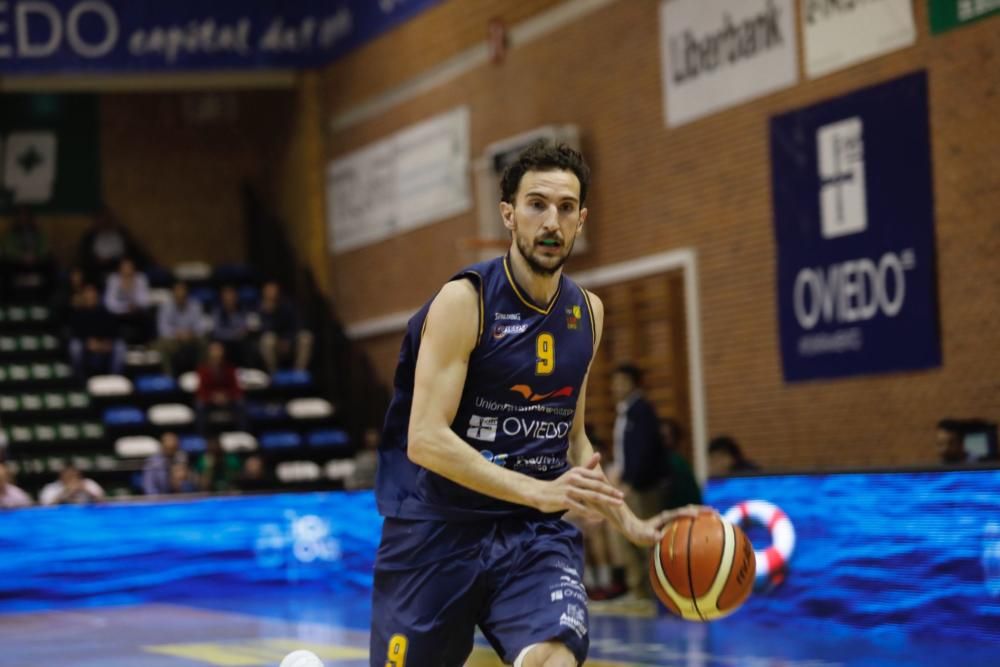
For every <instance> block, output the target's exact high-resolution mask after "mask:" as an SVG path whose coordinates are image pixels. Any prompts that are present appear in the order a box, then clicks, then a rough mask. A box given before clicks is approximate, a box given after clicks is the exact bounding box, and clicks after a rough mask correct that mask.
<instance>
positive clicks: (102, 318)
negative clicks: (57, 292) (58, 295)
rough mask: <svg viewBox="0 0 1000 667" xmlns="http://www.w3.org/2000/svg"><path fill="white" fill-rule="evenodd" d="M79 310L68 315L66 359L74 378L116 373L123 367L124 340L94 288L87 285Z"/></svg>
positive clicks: (74, 310)
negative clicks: (68, 359)
mask: <svg viewBox="0 0 1000 667" xmlns="http://www.w3.org/2000/svg"><path fill="white" fill-rule="evenodd" d="M82 301H83V302H82V304H81V307H80V308H74V309H73V310H72V311H71V312H70V314H69V318H68V319H69V321H68V322H67V329H68V331H69V356H70V362H71V363H72V365H73V370H74V371H75V372H76V374H77V377H80V378H88V377H90V376H91V375H103V374H106V373H114V374H119V373H121V372H122V368H124V365H125V341H123V340H122V339H121V338H120V337H119V336H118V323H117V322H116V321H115V318H114V317H112V315H111V313H109V312H108V311H107V310H106V309H105V308H104V306H102V305H101V300H100V296H99V295H98V293H97V287H95V286H94V285H86V286H85V287H84V288H83V298H82Z"/></svg>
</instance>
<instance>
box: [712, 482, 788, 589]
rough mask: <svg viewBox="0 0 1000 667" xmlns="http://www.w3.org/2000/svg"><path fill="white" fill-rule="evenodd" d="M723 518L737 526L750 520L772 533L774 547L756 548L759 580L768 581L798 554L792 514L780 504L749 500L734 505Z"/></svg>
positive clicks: (772, 545) (755, 554)
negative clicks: (793, 554) (783, 509)
mask: <svg viewBox="0 0 1000 667" xmlns="http://www.w3.org/2000/svg"><path fill="white" fill-rule="evenodd" d="M723 516H724V517H725V519H726V521H729V522H730V523H734V524H736V525H737V526H738V525H740V524H741V523H744V522H745V521H747V520H748V519H749V520H752V521H755V522H757V523H759V524H761V525H763V526H766V527H767V529H768V530H769V531H771V546H769V547H768V548H766V549H754V556H755V557H756V560H757V579H758V581H760V580H765V579H767V578H768V577H770V576H771V575H772V574H774V573H775V572H778V571H779V570H781V569H782V568H784V567H785V565H787V564H788V561H789V560H791V558H792V552H793V551H795V528H794V527H792V522H791V520H790V519H789V518H788V515H787V514H785V513H784V512H782V511H781V508H780V507H778V506H777V505H773V504H771V503H769V502H767V501H766V500H747V501H745V502H742V503H739V504H738V505H733V506H732V507H730V508H729V509H728V510H726V513H725V514H724V515H723Z"/></svg>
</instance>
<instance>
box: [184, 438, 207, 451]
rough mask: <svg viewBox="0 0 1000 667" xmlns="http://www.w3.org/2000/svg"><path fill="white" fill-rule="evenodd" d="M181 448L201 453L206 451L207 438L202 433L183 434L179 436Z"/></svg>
mask: <svg viewBox="0 0 1000 667" xmlns="http://www.w3.org/2000/svg"><path fill="white" fill-rule="evenodd" d="M178 440H180V443H181V449H182V450H184V451H185V452H187V453H188V454H200V453H202V452H203V451H205V448H206V445H205V438H203V437H201V436H200V435H182V436H180V437H179V438H178Z"/></svg>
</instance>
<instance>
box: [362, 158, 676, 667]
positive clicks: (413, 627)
mask: <svg viewBox="0 0 1000 667" xmlns="http://www.w3.org/2000/svg"><path fill="white" fill-rule="evenodd" d="M589 180H590V171H589V169H588V167H587V165H586V164H585V163H584V161H583V158H582V157H581V156H580V154H579V153H577V152H576V151H574V150H572V149H570V148H568V147H566V146H553V145H550V144H545V143H541V142H539V143H536V144H533V145H532V146H531V147H529V148H528V149H527V150H526V151H525V152H523V153H522V154H521V155H520V156H519V157H518V159H517V161H516V162H515V163H513V164H512V165H511V166H510V167H508V168H507V170H506V171H505V173H504V175H503V177H502V181H501V189H502V197H501V199H502V201H501V203H500V211H501V213H502V215H503V221H504V225H505V226H506V228H507V229H508V230H509V231H510V233H511V236H512V240H511V246H510V250H509V252H508V253H507V255H506V256H504V257H498V258H496V259H493V260H490V261H487V262H481V263H479V264H475V265H473V266H470V267H468V268H466V269H465V270H463V271H461V272H459V273H458V274H456V275H455V276H454V277H453V278H452V279H451V281H450V282H448V283H446V284H445V285H444V287H442V288H441V290H440V291H439V292H438V293H437V295H436V296H435V297H434V298H433V299H432V300H431V301H430V302H429V303H427V304H426V305H425V306H424V307H423V308H421V309H420V311H419V312H418V313H417V314H416V315H415V316H414V317H413V318H412V319H411V320H410V321H409V324H408V326H407V333H406V336H405V339H404V341H403V347H402V350H401V352H400V357H399V366H398V367H397V370H396V377H395V395H394V397H393V400H392V403H391V405H390V407H389V412H388V414H387V416H386V423H385V432H384V437H383V441H382V444H381V445H380V448H379V467H378V472H377V477H376V496H377V500H378V507H379V511H380V513H381V514H382V515H383V516H384V517H385V523H384V525H383V529H382V541H381V544H380V546H379V549H378V554H377V557H376V562H375V585H374V592H373V609H372V633H371V665H372V666H373V667H460V666H461V665H463V664H465V660H466V658H467V657H468V656H469V654H470V653H471V651H472V646H473V636H474V631H475V627H476V626H477V625H478V626H479V627H480V628H481V629H482V631H483V634H484V635H485V636H486V638H487V639H488V640H489V642H490V643H491V644H492V645H493V647H494V648H495V649H496V651H497V653H499V654H500V656H501V657H502V658H503V660H504V662H505V663H507V664H511V663H513V664H514V665H516V666H518V667H541V666H543V665H544V666H545V667H570V666H572V665H577V664H582V663H583V661H584V659H585V658H586V655H587V648H588V644H589V636H588V617H587V599H586V593H585V591H584V587H583V583H582V581H581V579H580V575H581V573H582V572H583V557H582V554H583V549H582V542H581V537H580V532H579V530H578V529H577V528H576V527H574V526H573V525H572V524H570V523H569V522H567V521H563V520H562V518H561V516H562V514H563V513H565V512H566V511H573V512H574V513H576V514H579V515H583V516H584V517H589V518H592V519H600V518H604V519H607V520H608V521H609V522H610V524H611V525H612V526H613V527H614V528H615V529H617V530H619V531H621V532H622V533H623V534H624V535H625V536H626V537H627V538H628V539H629V540H631V541H632V542H634V543H635V544H638V545H651V544H654V543H655V542H656V541H657V540H658V539H659V537H660V535H661V532H662V529H663V526H664V525H666V524H667V523H668V522H669V521H670V520H671V519H672V518H674V517H675V516H677V515H678V514H679V513H687V512H685V510H680V511H678V512H673V513H670V512H665V513H663V514H660V515H658V516H656V517H654V518H652V519H649V520H646V521H640V520H639V519H637V518H636V517H635V515H634V514H633V513H632V512H631V511H630V510H629V509H628V507H626V506H625V505H624V504H623V502H622V493H621V492H620V491H618V490H617V489H615V488H614V487H613V486H612V485H611V484H610V482H609V481H608V479H607V477H606V476H605V475H604V472H603V471H602V469H601V466H600V455H599V454H595V453H594V450H593V448H592V446H591V443H590V441H589V440H588V439H587V436H586V435H585V432H584V427H583V424H584V407H585V403H586V396H585V388H586V385H587V374H588V371H589V367H590V361H591V359H592V357H593V354H594V351H595V349H596V347H597V345H598V343H599V341H600V334H601V326H602V322H603V315H604V313H603V306H602V304H601V301H600V300H599V299H598V298H597V297H596V296H594V295H593V294H590V293H589V292H587V291H586V290H584V289H582V288H581V287H579V286H578V285H576V284H575V283H574V282H573V281H571V280H570V279H568V278H566V277H565V276H563V275H562V266H563V263H564V262H565V261H566V259H567V258H568V257H569V255H570V252H571V251H572V249H573V242H574V240H575V239H576V236H577V234H578V233H579V232H580V229H581V228H582V227H583V223H584V221H585V220H586V218H587V209H586V208H584V202H585V200H586V197H587V188H588V185H589Z"/></svg>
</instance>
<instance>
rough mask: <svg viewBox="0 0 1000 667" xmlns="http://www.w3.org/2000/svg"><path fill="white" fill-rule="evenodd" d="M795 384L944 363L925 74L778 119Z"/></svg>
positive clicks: (787, 366) (780, 244) (783, 290)
mask: <svg viewBox="0 0 1000 667" xmlns="http://www.w3.org/2000/svg"><path fill="white" fill-rule="evenodd" d="M771 167H772V189H773V198H774V233H775V240H776V243H777V259H778V283H777V298H778V320H779V329H780V339H781V358H782V368H783V371H784V377H785V379H786V380H787V381H796V380H808V379H814V378H828V377H842V376H848V375H861V374H869V373H883V372H889V371H900V370H915V369H922V368H930V367H934V366H938V365H940V363H941V351H940V344H939V336H938V319H937V298H936V281H935V262H934V205H933V204H934V202H933V195H932V181H931V152H930V135H929V126H928V113H927V76H926V74H925V73H924V72H918V73H916V74H911V75H908V76H904V77H902V78H900V79H896V80H893V81H889V82H887V83H883V84H880V85H877V86H873V87H871V88H865V89H862V90H858V91H855V92H853V93H850V94H848V95H845V96H843V97H839V98H835V99H832V100H827V101H825V102H822V103H820V104H816V105H813V106H810V107H806V108H804V109H799V110H796V111H792V112H789V113H786V114H783V115H781V116H777V117H775V118H772V119H771Z"/></svg>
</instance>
